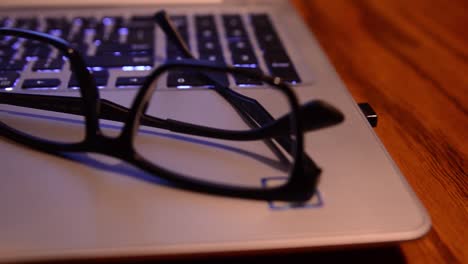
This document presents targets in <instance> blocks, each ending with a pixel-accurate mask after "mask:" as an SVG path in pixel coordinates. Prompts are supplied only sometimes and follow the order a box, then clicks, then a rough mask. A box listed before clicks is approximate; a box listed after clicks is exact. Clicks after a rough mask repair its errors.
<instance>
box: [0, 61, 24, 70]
mask: <svg viewBox="0 0 468 264" xmlns="http://www.w3.org/2000/svg"><path fill="white" fill-rule="evenodd" d="M27 63H28V62H27V61H26V60H24V59H22V60H12V61H4V62H0V71H2V70H3V71H21V70H23V68H24V67H25V66H26V64H27Z"/></svg>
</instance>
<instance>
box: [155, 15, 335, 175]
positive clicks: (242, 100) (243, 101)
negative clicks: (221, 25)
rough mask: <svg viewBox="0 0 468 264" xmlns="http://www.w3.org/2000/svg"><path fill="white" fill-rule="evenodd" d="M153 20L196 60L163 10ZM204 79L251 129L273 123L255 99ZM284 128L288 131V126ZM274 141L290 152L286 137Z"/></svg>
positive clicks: (308, 166) (307, 164)
mask: <svg viewBox="0 0 468 264" xmlns="http://www.w3.org/2000/svg"><path fill="white" fill-rule="evenodd" d="M154 18H155V20H156V22H157V23H158V25H159V26H160V27H161V29H162V30H163V31H164V32H165V33H166V36H167V37H168V38H169V39H170V40H171V41H172V43H173V44H175V45H176V46H177V47H178V48H179V50H181V51H182V52H183V53H184V55H185V56H186V57H187V58H191V59H196V58H195V56H194V55H193V54H192V53H191V52H190V50H189V48H188V46H187V45H186V44H185V42H184V40H183V39H182V37H181V36H180V34H179V33H178V31H177V30H176V29H175V28H174V26H173V25H172V23H171V22H170V20H169V17H168V15H167V13H166V12H165V11H164V10H161V11H159V12H157V13H156V14H155V15H154ZM205 76H206V75H205ZM206 78H208V79H211V80H212V81H213V82H214V83H215V88H214V89H215V91H217V92H218V93H219V94H220V95H221V96H222V97H223V98H224V99H226V100H227V101H228V102H229V103H230V104H231V105H232V107H234V109H236V111H237V112H238V113H239V114H240V116H241V117H242V119H243V120H244V121H245V122H246V123H247V124H248V125H249V126H251V127H252V128H255V127H263V126H266V125H267V124H269V123H271V122H272V121H274V118H273V117H272V116H271V115H270V113H269V112H268V111H267V110H266V109H265V108H264V107H263V106H262V105H261V104H260V103H259V102H258V101H256V100H255V99H252V98H250V97H247V96H244V95H241V94H239V93H237V92H235V91H233V90H232V89H226V87H224V86H222V85H219V84H217V82H216V80H215V78H210V77H209V76H206ZM335 110H336V109H335ZM336 112H337V113H339V114H340V115H341V117H343V116H342V114H341V113H340V112H339V111H338V110H336ZM315 114H316V113H314V115H315ZM304 116H307V115H301V117H304ZM323 117H325V116H323ZM342 120H343V119H342V118H341V119H339V120H337V121H338V122H337V123H340V122H341V121H342ZM301 121H304V120H301ZM322 121H324V120H322ZM288 122H289V121H288ZM256 123H257V124H256ZM303 124H304V126H306V124H309V122H304V123H303ZM334 124H336V123H334ZM286 128H287V129H289V126H287V127H286ZM288 134H289V133H288ZM275 140H276V142H278V144H279V145H280V146H281V147H282V148H283V149H284V150H286V151H287V152H291V151H292V149H291V146H292V142H291V140H290V139H288V138H287V137H275ZM302 158H303V164H304V170H305V172H308V173H312V175H318V173H319V172H320V169H319V168H318V167H317V166H316V165H315V163H314V162H313V161H312V159H311V158H310V157H309V156H308V155H307V154H306V153H303V155H302Z"/></svg>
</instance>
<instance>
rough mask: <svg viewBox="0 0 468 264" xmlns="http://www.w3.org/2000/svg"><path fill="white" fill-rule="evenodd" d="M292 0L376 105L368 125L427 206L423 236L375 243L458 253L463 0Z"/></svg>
mask: <svg viewBox="0 0 468 264" xmlns="http://www.w3.org/2000/svg"><path fill="white" fill-rule="evenodd" d="M292 2H293V3H294V4H295V6H296V7H297V10H298V11H299V13H301V14H302V16H303V17H304V20H305V21H306V23H307V25H308V26H309V28H310V29H311V30H312V31H313V32H314V33H315V35H316V37H317V38H318V39H319V41H320V43H321V45H322V46H323V48H324V49H325V51H326V53H327V54H328V56H329V58H330V60H331V61H332V63H333V65H334V66H335V67H336V69H337V71H338V73H339V75H340V76H341V78H342V79H343V80H344V82H345V83H346V85H347V87H348V89H349V90H350V91H351V93H352V94H353V96H354V98H355V100H356V101H357V102H369V103H370V104H371V105H372V106H373V107H374V109H375V110H376V112H377V113H378V114H379V115H380V117H379V118H380V120H379V125H378V127H377V128H376V133H377V134H378V136H379V137H380V139H381V140H382V142H383V144H384V145H385V147H386V148H387V150H388V151H389V153H390V155H391V156H392V157H393V159H394V160H395V161H396V163H397V164H398V166H399V167H400V169H401V171H402V172H403V174H404V175H405V176H406V179H407V180H408V182H409V183H410V185H411V186H412V188H413V189H414V190H415V192H416V193H417V195H418V196H419V198H420V199H421V201H422V202H423V204H424V205H425V207H426V208H427V209H428V211H429V214H430V215H431V218H432V230H431V231H430V232H429V234H428V235H426V236H425V237H424V238H422V239H420V240H417V241H412V242H405V243H402V244H401V245H400V246H399V247H398V248H396V249H393V250H390V251H388V250H384V252H380V253H382V254H383V256H387V257H391V256H393V257H395V256H394V254H397V255H399V257H397V258H400V260H401V261H402V262H404V261H407V262H408V263H468V176H467V173H466V169H467V166H466V158H467V157H468V155H467V152H468V114H467V110H468V1H466V0H450V1H443V0H435V1H431V0H410V1H407V0H367V1H355V0H293V1H292ZM353 252H354V251H351V252H349V253H350V256H353V254H357V255H359V256H360V257H362V259H360V260H364V259H365V256H364V255H365V254H363V255H362V256H361V255H360V253H353ZM372 252H374V253H375V254H374V255H372V256H371V257H375V259H374V260H378V259H379V258H380V257H379V254H380V253H379V252H378V250H377V251H375V250H374V251H372ZM389 254H390V255H389ZM392 254H393V255H392ZM345 255H346V254H345ZM382 260H384V259H383V258H382ZM393 260H397V259H393ZM309 263H313V262H309ZM348 263H350V262H348ZM389 263H392V262H389Z"/></svg>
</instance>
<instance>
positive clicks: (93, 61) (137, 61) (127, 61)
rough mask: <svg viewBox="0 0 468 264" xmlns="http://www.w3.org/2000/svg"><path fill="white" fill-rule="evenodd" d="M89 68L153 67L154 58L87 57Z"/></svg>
mask: <svg viewBox="0 0 468 264" xmlns="http://www.w3.org/2000/svg"><path fill="white" fill-rule="evenodd" d="M86 63H87V65H88V67H104V68H117V67H124V66H150V67H153V64H154V60H153V56H149V55H148V56H90V57H86Z"/></svg>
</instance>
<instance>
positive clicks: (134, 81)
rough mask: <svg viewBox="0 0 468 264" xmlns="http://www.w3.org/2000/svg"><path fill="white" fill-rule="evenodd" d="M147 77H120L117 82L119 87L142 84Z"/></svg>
mask: <svg viewBox="0 0 468 264" xmlns="http://www.w3.org/2000/svg"><path fill="white" fill-rule="evenodd" d="M145 79H146V77H145V76H141V77H119V78H117V81H116V82H115V85H116V86H117V87H125V86H141V85H142V84H143V83H144V82H145Z"/></svg>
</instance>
